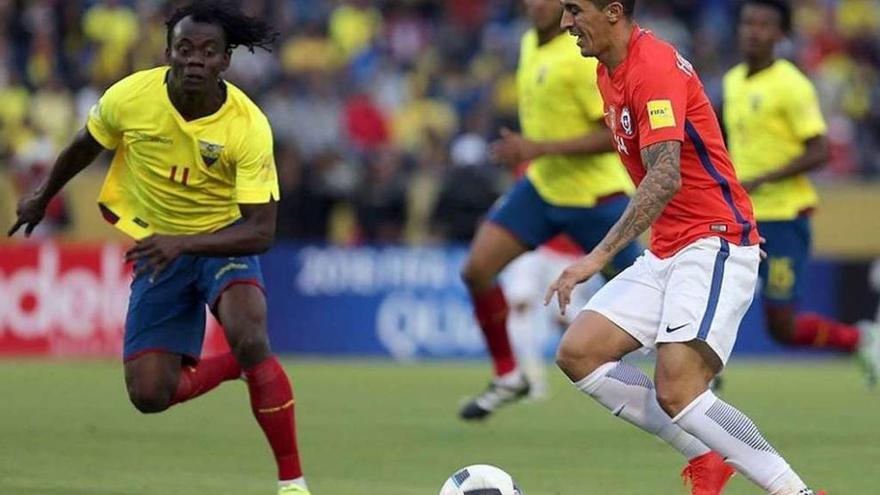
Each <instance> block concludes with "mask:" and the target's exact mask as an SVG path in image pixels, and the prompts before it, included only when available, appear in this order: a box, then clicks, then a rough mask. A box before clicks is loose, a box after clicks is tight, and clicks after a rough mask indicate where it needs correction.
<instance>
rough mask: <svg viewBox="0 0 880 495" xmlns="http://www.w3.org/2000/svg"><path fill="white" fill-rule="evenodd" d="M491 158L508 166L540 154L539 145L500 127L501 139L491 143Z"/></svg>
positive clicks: (532, 158) (526, 160)
mask: <svg viewBox="0 0 880 495" xmlns="http://www.w3.org/2000/svg"><path fill="white" fill-rule="evenodd" d="M491 151H492V159H493V160H495V161H496V162H499V163H503V164H505V165H508V166H511V167H513V166H516V165H519V164H521V163H525V162H528V161H530V160H534V159H535V158H537V157H539V156H541V155H542V152H541V146H540V145H539V144H538V143H536V142H534V141H531V140H529V139H526V138H525V137H523V136H522V134H519V133H517V132H513V131H511V130H510V129H508V128H507V127H502V128H501V139H499V140H497V141H495V142H493V143H492V146H491Z"/></svg>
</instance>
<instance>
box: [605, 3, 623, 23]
mask: <svg viewBox="0 0 880 495" xmlns="http://www.w3.org/2000/svg"><path fill="white" fill-rule="evenodd" d="M605 15H606V16H608V21H609V22H611V23H612V24H614V23H616V22H618V21H620V20H622V19H623V17H624V9H623V4H622V3H620V2H611V3H609V4H608V6H607V7H605Z"/></svg>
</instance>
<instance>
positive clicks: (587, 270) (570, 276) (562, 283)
mask: <svg viewBox="0 0 880 495" xmlns="http://www.w3.org/2000/svg"><path fill="white" fill-rule="evenodd" d="M603 266H605V263H604V262H602V261H600V260H598V259H597V258H596V257H595V256H593V255H592V254H588V255H586V256H584V257H583V258H581V259H580V260H578V261H577V262H575V263H572V264H571V265H569V266H568V268H566V269H565V270H563V271H562V274H561V275H559V278H557V279H556V281H555V282H553V283H552V284H550V287H549V288H547V294H546V295H545V296H544V305H545V306H546V305H548V304H550V301H552V300H553V294H556V299H557V300H558V301H559V312H560V313H561V314H562V315H565V308H566V307H567V306H568V304H569V303H570V302H571V293H572V291H573V290H574V288H575V287H576V286H577V285H578V284H580V283H581V282H584V281H586V280H587V279H589V278H590V277H592V276H593V275H595V274H597V273H599V271H601V270H602V267H603Z"/></svg>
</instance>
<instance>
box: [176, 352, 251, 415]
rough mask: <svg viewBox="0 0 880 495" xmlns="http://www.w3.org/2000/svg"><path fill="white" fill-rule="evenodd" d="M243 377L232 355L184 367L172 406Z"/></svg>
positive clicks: (224, 355) (227, 354) (216, 357)
mask: <svg viewBox="0 0 880 495" xmlns="http://www.w3.org/2000/svg"><path fill="white" fill-rule="evenodd" d="M239 376H241V368H240V367H239V366H238V361H236V360H235V356H233V355H232V353H226V354H222V355H220V356H215V357H212V358H208V359H202V360H201V361H199V364H197V365H196V366H184V367H183V369H181V370H180V381H179V382H178V383H177V392H175V394H174V398H173V399H171V404H180V403H181V402H184V401H188V400H190V399H193V398H196V397H198V396H200V395H202V394H204V393H205V392H209V391H211V390H213V389H214V388H215V387H216V386H217V385H220V384H221V383H223V382H225V381H227V380H235V379H236V378H238V377H239Z"/></svg>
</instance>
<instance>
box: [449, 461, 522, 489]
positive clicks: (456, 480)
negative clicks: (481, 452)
mask: <svg viewBox="0 0 880 495" xmlns="http://www.w3.org/2000/svg"><path fill="white" fill-rule="evenodd" d="M440 495H523V492H522V490H520V489H519V487H518V486H516V482H515V481H513V478H511V477H510V475H509V474H507V473H505V472H504V471H503V470H501V469H499V468H497V467H495V466H489V465H488V464H475V465H473V466H467V467H464V468H461V469H459V470H458V471H456V472H455V474H453V475H452V476H450V477H449V479H448V480H446V483H444V484H443V488H441V489H440Z"/></svg>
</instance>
